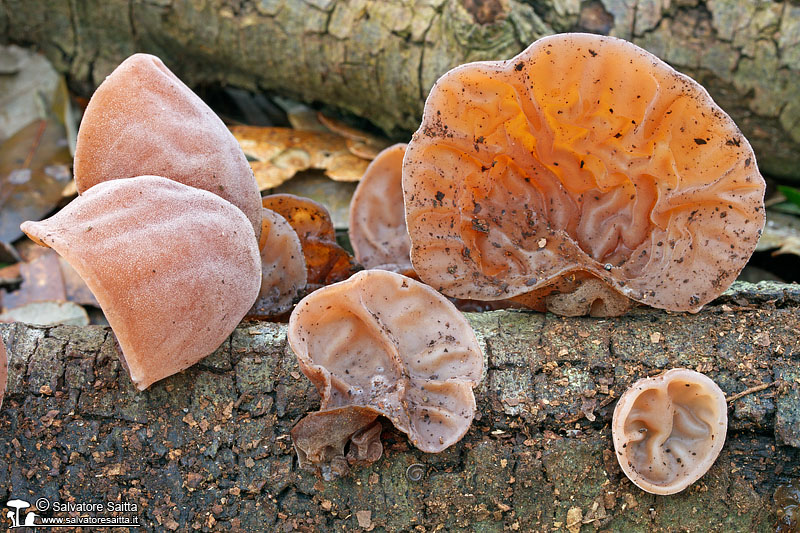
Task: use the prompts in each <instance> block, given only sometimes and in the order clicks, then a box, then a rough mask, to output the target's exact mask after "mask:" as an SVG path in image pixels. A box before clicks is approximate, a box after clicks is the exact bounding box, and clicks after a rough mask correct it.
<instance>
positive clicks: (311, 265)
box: [262, 194, 354, 285]
mask: <svg viewBox="0 0 800 533" xmlns="http://www.w3.org/2000/svg"><path fill="white" fill-rule="evenodd" d="M262 205H263V206H264V207H265V208H267V209H270V210H272V211H274V212H276V213H278V214H279V215H281V216H282V217H283V218H285V219H286V221H287V222H288V223H289V224H290V225H291V226H292V228H293V229H294V231H295V233H297V236H298V237H299V239H300V245H301V246H302V248H303V256H304V259H305V262H306V271H307V281H308V284H309V285H329V284H331V283H335V282H337V281H341V280H344V279H347V278H348V277H350V275H351V274H352V273H353V271H354V270H353V269H354V265H353V263H352V261H351V260H350V254H348V253H347V251H346V250H345V249H344V248H342V247H341V246H339V244H338V243H337V242H336V230H335V229H334V227H333V221H332V220H331V215H330V213H328V210H327V209H325V206H324V205H322V204H319V203H317V202H315V201H314V200H311V199H309V198H301V197H300V196H295V195H293V194H271V195H269V196H265V197H264V198H263V199H262Z"/></svg>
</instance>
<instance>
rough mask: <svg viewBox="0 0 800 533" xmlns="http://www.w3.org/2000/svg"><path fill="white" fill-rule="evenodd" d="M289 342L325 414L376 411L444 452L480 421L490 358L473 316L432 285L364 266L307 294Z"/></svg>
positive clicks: (423, 445) (424, 445)
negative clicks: (478, 403)
mask: <svg viewBox="0 0 800 533" xmlns="http://www.w3.org/2000/svg"><path fill="white" fill-rule="evenodd" d="M288 339H289V345H290V346H291V347H292V350H293V351H294V353H295V355H297V359H298V363H299V365H300V369H301V370H302V372H303V373H304V374H305V375H306V376H307V377H308V378H309V379H310V380H311V381H312V382H313V383H314V386H315V387H316V388H317V390H318V391H319V393H320V396H321V408H322V409H323V410H326V409H331V408H334V407H342V406H348V405H358V406H363V407H368V408H370V409H372V410H373V411H375V412H378V413H380V414H381V415H384V416H385V417H386V418H388V419H389V420H390V421H391V422H392V424H393V425H394V426H395V427H396V428H397V429H399V430H400V431H402V432H404V433H406V434H407V435H408V437H409V439H410V440H411V442H412V443H413V444H414V445H415V446H416V447H417V448H419V449H420V450H422V451H425V452H434V453H435V452H440V451H442V450H444V449H445V448H447V447H448V446H451V445H452V444H454V443H456V442H458V441H459V440H460V439H461V438H462V437H463V436H464V434H465V433H466V432H467V430H468V429H469V427H470V424H471V423H472V418H473V416H474V412H475V396H474V394H473V392H472V388H473V387H474V386H475V385H476V384H477V383H478V382H479V381H480V380H481V377H482V374H483V354H482V353H481V349H480V346H479V345H478V341H477V339H476V338H475V333H474V332H473V331H472V328H471V327H470V325H469V323H468V322H467V321H466V319H465V318H464V315H462V314H461V313H460V312H459V311H458V310H457V309H456V308H455V307H454V306H453V304H452V303H450V302H449V301H448V300H447V299H446V298H444V297H443V296H442V295H441V294H439V293H438V292H436V291H435V290H433V289H432V288H430V287H428V286H427V285H424V284H422V283H420V282H418V281H415V280H413V279H410V278H407V277H404V276H401V275H399V274H395V273H392V272H388V271H385V270H365V271H362V272H359V273H357V274H355V275H354V276H352V277H351V278H350V279H348V280H347V281H343V282H340V283H336V284H334V285H330V286H328V287H324V288H322V289H319V290H317V291H315V292H313V293H311V294H310V295H308V296H306V297H305V298H304V299H303V300H301V301H300V303H298V304H297V306H296V307H295V310H294V311H293V312H292V315H291V317H290V319H289V330H288Z"/></svg>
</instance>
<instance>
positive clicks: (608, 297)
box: [547, 278, 635, 317]
mask: <svg viewBox="0 0 800 533" xmlns="http://www.w3.org/2000/svg"><path fill="white" fill-rule="evenodd" d="M634 304H635V302H634V301H633V300H631V299H630V298H627V297H626V296H623V295H622V294H620V293H619V292H617V291H615V290H614V289H612V288H611V287H610V286H608V285H607V284H605V283H603V282H602V281H600V280H599V279H597V278H588V279H586V280H584V281H582V282H580V283H579V285H578V287H577V288H576V289H575V290H573V291H572V292H568V293H565V294H552V295H548V296H547V310H548V311H550V312H551V313H555V314H557V315H561V316H584V315H589V316H595V317H610V316H621V315H624V314H625V313H627V312H628V311H629V310H630V309H631V308H632V307H633V305H634Z"/></svg>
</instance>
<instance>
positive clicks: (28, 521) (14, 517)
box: [6, 500, 39, 529]
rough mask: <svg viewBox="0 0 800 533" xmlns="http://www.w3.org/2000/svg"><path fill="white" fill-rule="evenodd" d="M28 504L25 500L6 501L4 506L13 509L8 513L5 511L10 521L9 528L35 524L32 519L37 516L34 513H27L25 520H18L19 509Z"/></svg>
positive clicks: (24, 507)
mask: <svg viewBox="0 0 800 533" xmlns="http://www.w3.org/2000/svg"><path fill="white" fill-rule="evenodd" d="M30 506H31V504H30V503H28V502H26V501H25V500H9V501H7V502H6V507H8V508H9V509H13V511H8V513H6V517H8V519H9V520H10V521H11V527H10V528H9V529H14V528H17V527H25V526H33V525H35V524H34V520H35V519H36V517H37V516H39V515H37V514H36V513H28V514H27V515H26V516H25V522H20V521H19V511H20V509H27V508H28V507H30Z"/></svg>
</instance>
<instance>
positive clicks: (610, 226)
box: [403, 34, 765, 312]
mask: <svg viewBox="0 0 800 533" xmlns="http://www.w3.org/2000/svg"><path fill="white" fill-rule="evenodd" d="M764 188H765V184H764V180H763V178H762V177H761V175H760V174H759V172H758V168H757V165H756V162H755V157H754V155H753V151H752V149H751V148H750V145H749V144H748V142H747V140H746V139H745V138H744V136H743V135H742V134H741V132H740V131H739V129H738V128H737V127H736V125H735V124H734V123H733V121H732V120H731V119H730V117H728V116H727V115H726V114H725V113H724V112H723V111H722V110H721V109H720V108H719V107H718V106H717V105H716V104H715V103H714V102H713V100H712V99H711V97H710V96H709V95H708V93H707V92H706V91H705V89H703V88H702V87H701V86H700V85H699V84H697V83H696V82H695V81H694V80H692V79H690V78H688V77H686V76H684V75H682V74H680V73H678V72H676V71H675V70H673V69H672V68H671V67H669V66H668V65H666V64H665V63H664V62H662V61H661V60H659V59H658V58H656V57H655V56H653V55H652V54H650V53H648V52H646V51H644V50H642V49H641V48H639V47H637V46H635V45H633V44H631V43H628V42H626V41H623V40H621V39H616V38H613V37H602V36H596V35H588V34H561V35H554V36H551V37H546V38H543V39H540V40H539V41H536V42H535V43H533V44H532V45H531V46H530V47H528V49H526V50H525V51H523V52H522V53H521V54H519V55H518V56H517V57H515V58H513V59H511V60H509V61H497V62H478V63H470V64H466V65H462V66H460V67H457V68H455V69H453V70H451V71H450V72H448V73H447V74H445V75H444V76H442V77H441V78H440V79H439V80H438V81H437V82H436V84H435V86H434V87H433V89H432V90H431V93H430V95H429V97H428V99H427V101H426V104H425V110H424V114H423V120H422V124H421V126H420V128H419V130H418V131H417V132H416V133H415V134H414V137H413V139H412V141H411V142H410V143H409V145H408V148H407V150H406V155H405V158H404V163H403V190H404V196H405V209H406V222H407V224H408V230H409V234H410V238H411V243H412V248H411V259H412V263H413V265H414V268H415V270H416V272H417V273H418V274H419V276H420V278H421V279H422V280H423V281H425V282H427V283H429V284H430V285H431V286H433V287H435V288H437V289H439V290H441V291H442V292H444V293H445V294H447V295H449V296H454V297H457V298H468V299H479V300H499V299H504V298H512V297H521V298H522V300H523V301H524V299H525V298H524V296H525V295H526V294H527V293H534V294H538V296H537V297H536V298H533V299H534V300H536V301H537V302H540V304H541V305H543V306H546V300H547V296H548V295H549V294H550V293H553V294H557V293H558V292H559V280H560V279H561V278H564V277H567V276H571V275H574V276H576V281H582V280H584V279H588V278H595V279H597V280H600V281H601V282H602V283H604V284H606V285H608V286H609V287H610V289H612V290H613V291H615V292H616V293H619V294H620V295H622V296H624V297H626V298H629V299H632V300H635V301H637V302H640V303H644V304H647V305H651V306H654V307H659V308H664V309H669V310H674V311H692V312H696V311H699V309H700V308H701V307H702V306H703V305H704V304H705V303H707V302H709V301H711V300H712V299H713V298H714V297H716V296H717V295H719V294H721V293H722V292H723V291H724V290H725V289H726V288H727V287H728V286H730V284H731V283H732V282H733V281H734V279H735V278H736V276H737V274H738V273H739V271H740V270H741V269H742V268H743V267H744V265H745V263H746V261H747V259H748V258H749V257H750V255H751V254H752V252H753V250H754V248H755V245H756V243H757V241H758V237H759V234H760V232H761V229H762V228H763V225H764V220H765V217H764V205H763V196H764ZM580 285H581V283H576V284H574V286H575V287H577V286H580ZM619 309H620V306H618V305H613V306H611V308H610V309H609V311H610V312H618V310H619Z"/></svg>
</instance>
